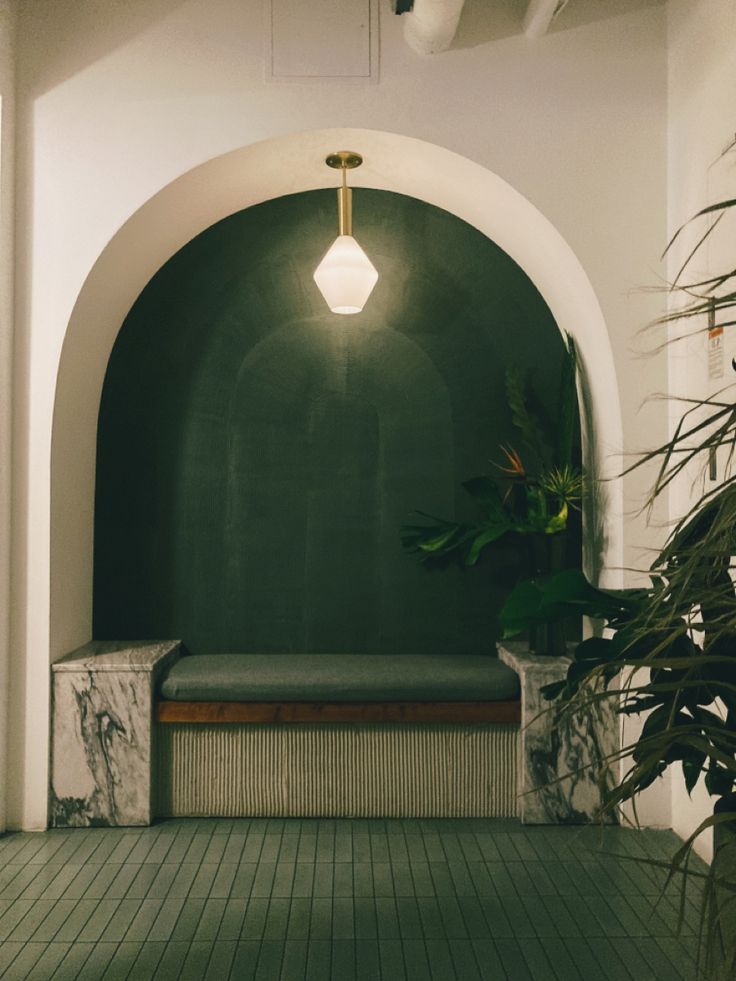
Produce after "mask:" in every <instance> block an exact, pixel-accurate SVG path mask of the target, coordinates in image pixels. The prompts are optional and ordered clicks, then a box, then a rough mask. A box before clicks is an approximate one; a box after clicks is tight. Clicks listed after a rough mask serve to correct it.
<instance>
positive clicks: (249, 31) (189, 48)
mask: <svg viewBox="0 0 736 981" xmlns="http://www.w3.org/2000/svg"><path fill="white" fill-rule="evenodd" d="M102 6H103V7H104V16H101V4H100V0H83V2H80V0H55V2H54V3H52V4H51V3H48V2H47V0H24V2H23V4H22V5H21V12H20V32H21V39H20V46H19V90H18V99H19V135H18V139H19V143H18V148H19V153H18V167H19V174H18V177H19V184H18V232H19V242H18V246H19V248H18V266H19V268H18V281H17V306H16V314H17V329H18V353H17V360H16V364H17V372H16V378H15V381H16V398H17V420H18V423H17V427H16V437H17V440H18V457H17V461H18V467H17V469H16V478H17V484H16V491H17V498H16V501H17V510H16V512H15V514H14V517H15V528H16V533H15V537H14V588H15V593H14V607H13V608H14V611H15V616H14V619H13V625H12V627H13V631H12V637H13V663H12V681H11V683H12V685H13V699H12V712H13V714H12V719H11V727H10V728H11V733H12V739H11V744H10V753H11V760H10V763H11V766H10V793H9V824H10V825H11V826H23V827H40V826H42V825H43V824H44V823H45V819H46V768H47V758H48V737H47V731H48V714H47V713H48V664H49V659H54V658H56V657H58V656H59V655H60V654H62V653H63V652H64V650H66V649H69V648H70V647H72V646H74V645H76V644H78V643H82V642H84V641H85V640H87V639H88V636H89V609H88V607H85V608H81V607H80V608H77V606H75V607H74V608H73V609H72V610H71V611H70V614H69V616H68V617H67V618H66V620H65V627H64V630H63V632H62V631H56V632H54V633H53V634H50V616H49V569H50V566H49V535H50V528H49V523H50V511H49V481H50V453H51V432H52V430H51V426H52V414H53V405H54V393H55V386H56V376H57V370H58V365H59V358H60V352H61V347H62V343H63V340H64V334H65V329H66V326H67V324H68V322H69V318H70V315H71V313H72V309H73V307H74V304H75V301H76V299H77V297H78V295H79V293H80V290H81V289H82V285H83V283H84V281H85V278H86V277H87V275H88V274H89V272H90V270H91V269H92V267H93V265H94V263H95V261H96V260H97V258H98V256H99V255H100V254H101V252H102V251H103V249H104V248H105V246H106V244H107V243H108V242H109V241H110V240H111V239H112V238H113V236H114V235H115V233H116V232H117V231H118V229H120V228H121V226H122V225H123V224H124V223H125V222H126V221H127V220H128V219H129V218H130V217H131V215H133V214H134V213H135V212H136V210H137V209H139V208H141V207H142V206H143V205H144V204H145V202H146V201H148V200H149V199H150V198H151V197H152V196H153V195H155V194H156V193H157V192H159V191H160V190H161V189H162V188H164V187H165V186H166V185H167V184H169V183H170V182H171V181H172V180H174V179H175V178H177V177H179V175H181V174H183V173H185V172H186V171H188V170H190V169H191V168H193V167H196V166H197V165H200V164H202V163H203V162H205V161H207V160H209V159H211V158H213V157H216V156H218V155H220V154H223V153H226V152H228V151H231V150H234V149H236V148H238V147H241V146H244V145H246V144H250V143H254V142H255V141H258V140H262V139H265V138H268V137H275V136H279V135H282V134H288V133H292V132H296V131H305V130H313V129H322V128H326V127H334V126H354V127H359V128H366V129H376V130H384V131H391V132H396V133H402V134H405V135H408V136H412V137H416V138H418V139H422V140H426V141H428V142H430V143H435V144H439V145H441V146H445V147H448V148H450V149H452V150H454V151H456V152H458V153H460V154H463V155H464V156H466V157H468V158H470V159H471V160H474V161H476V162H478V163H479V164H482V165H483V166H484V167H486V168H488V169H489V170H491V171H493V172H494V173H496V174H498V175H500V176H501V177H502V178H504V179H505V180H507V181H508V182H509V183H510V184H511V185H512V186H514V187H515V188H516V189H517V190H518V191H519V192H520V193H521V194H523V195H524V196H525V197H526V198H528V200H529V201H530V202H531V203H532V204H533V205H535V206H536V207H537V208H539V209H540V210H541V211H542V212H543V213H544V214H545V215H546V216H547V218H548V219H549V220H550V221H551V222H552V223H553V225H555V226H556V228H557V229H558V230H559V232H560V233H561V234H562V236H563V237H564V238H565V239H566V241H567V242H568V243H569V245H570V246H571V248H572V249H573V251H574V252H575V254H576V255H577V257H578V258H579V260H580V261H581V263H582V265H583V267H584V268H585V271H586V272H587V274H588V277H589V278H590V281H591V282H592V284H593V286H594V288H595V291H596V293H597V296H598V299H599V301H600V304H601V306H602V308H603V313H604V316H605V319H606V322H607V324H608V327H609V331H610V336H611V341H612V345H613V351H614V360H615V368H616V371H617V374H618V377H619V379H620V383H621V400H622V408H623V424H624V436H625V445H626V448H627V449H628V450H630V451H635V450H637V449H641V448H645V447H648V446H651V445H653V444H655V443H657V442H658V441H659V440H661V438H662V437H663V435H664V433H665V427H666V419H665V413H664V412H663V410H662V408H661V406H656V405H650V406H647V407H645V408H643V409H642V408H641V403H642V400H643V398H644V396H645V395H646V394H648V393H650V392H652V391H662V390H664V389H665V388H666V383H667V365H666V358H665V357H660V358H658V359H657V358H655V359H653V360H647V361H646V362H645V361H643V360H641V359H639V358H638V357H636V355H635V354H634V353H633V348H634V347H635V346H636V344H637V340H636V332H637V329H638V328H639V326H640V325H641V324H642V323H644V322H645V321H646V320H648V319H649V318H650V317H652V316H654V315H655V314H656V313H657V312H658V304H659V300H658V299H656V298H653V297H652V296H651V295H647V294H642V293H637V292H634V291H635V289H636V287H638V286H639V285H641V284H642V282H648V281H649V280H650V279H651V277H652V276H654V275H655V273H656V269H657V257H658V255H659V254H660V252H661V248H662V242H663V238H664V229H665V219H666V213H665V209H666V198H665V190H666V186H665V173H666V156H665V151H666V95H667V92H666V56H665V43H664V42H665V26H666V25H665V10H664V7H663V5H662V3H661V2H659V0H617V2H616V3H609V2H604V0H599V2H596V3H592V4H585V5H571V7H572V8H573V9H572V10H571V11H570V12H569V14H568V12H566V13H565V15H564V17H561V18H560V21H559V23H558V26H557V28H556V29H555V31H554V32H553V33H551V34H550V35H549V36H547V37H546V38H544V39H542V40H541V41H539V42H536V43H533V44H532V43H529V42H528V41H527V40H526V39H525V38H524V37H523V36H521V34H520V23H519V22H518V16H517V13H516V12H518V5H515V4H514V3H511V2H510V0H509V2H506V3H502V4H494V5H489V4H485V3H479V2H474V0H468V3H467V5H466V15H465V17H464V22H463V23H461V26H460V31H459V35H458V42H457V46H456V47H455V48H453V49H452V50H450V51H449V52H446V53H445V54H442V55H438V56H435V57H434V58H431V59H422V58H420V57H419V56H417V55H415V54H414V53H412V52H411V51H410V50H409V49H408V48H407V47H406V45H405V44H404V42H403V40H402V31H401V25H400V22H399V18H396V17H394V16H393V15H392V14H391V12H390V8H389V5H388V3H385V2H382V3H381V7H380V10H381V65H380V80H379V81H378V83H377V84H355V83H352V82H351V83H341V82H339V81H332V82H321V83H285V82H278V83H268V82H266V81H265V80H264V79H265V71H264V40H265V39H264V17H263V13H264V11H263V5H262V4H261V2H260V0H217V2H213V0H128V2H126V3H125V4H120V3H113V2H109V3H105V4H103V5H102ZM575 7H579V8H585V9H584V10H582V9H578V10H576V9H575ZM490 8H492V9H490ZM324 149H325V151H327V150H330V149H334V148H332V147H325V148H324ZM355 149H361V148H360V147H356V148H355ZM292 166H293V167H294V170H295V173H298V171H299V168H301V167H311V166H313V164H312V162H311V161H310V162H309V163H307V162H303V161H301V160H294V161H293V162H292ZM382 166H384V167H385V168H386V169H387V170H389V169H391V168H400V167H401V161H400V160H386V161H384V162H383V163H382ZM302 176H303V175H302ZM300 179H301V178H300ZM324 183H325V184H328V183H329V175H327V174H325V177H324ZM120 276H121V277H124V276H126V268H125V264H124V263H122V262H121V264H120ZM79 371H80V372H83V371H84V360H83V357H80V359H79ZM58 451H60V452H63V447H61V448H57V452H58ZM646 483H647V478H646V475H645V474H637V475H636V476H634V477H632V478H631V479H630V480H628V481H627V485H626V486H627V508H628V509H629V510H630V511H631V512H632V515H633V512H634V510H635V508H636V505H637V503H638V501H639V500H640V497H641V494H642V491H643V488H644V487H645V486H646ZM68 507H69V509H74V507H75V502H74V501H69V502H68ZM648 542H649V543H651V544H653V542H654V538H653V537H652V533H649V532H647V531H646V530H645V529H644V527H643V522H642V521H641V520H639V519H637V518H636V517H633V516H632V519H631V521H629V522H628V523H627V553H626V561H627V563H628V564H631V565H638V566H641V564H642V561H646V553H642V551H641V546H642V545H645V544H647V543H648ZM62 585H63V584H62ZM655 797H656V795H655ZM653 806H654V810H653V811H652V814H651V816H652V820H653V821H655V822H656V823H662V824H668V823H669V792H667V793H660V795H659V798H658V799H657V800H656V801H655V805H653Z"/></svg>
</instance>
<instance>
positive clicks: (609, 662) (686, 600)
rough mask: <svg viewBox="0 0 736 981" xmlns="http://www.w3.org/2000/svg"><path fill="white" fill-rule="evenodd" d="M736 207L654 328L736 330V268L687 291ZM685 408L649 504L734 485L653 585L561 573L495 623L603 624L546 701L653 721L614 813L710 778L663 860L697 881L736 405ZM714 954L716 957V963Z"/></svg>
mask: <svg viewBox="0 0 736 981" xmlns="http://www.w3.org/2000/svg"><path fill="white" fill-rule="evenodd" d="M734 207H736V200H730V201H724V202H720V203H719V204H716V205H712V206H710V207H709V208H705V209H703V210H702V211H701V212H699V213H698V215H696V216H695V218H694V219H693V220H696V219H702V218H704V217H709V218H713V217H714V216H715V218H716V221H715V222H714V223H713V224H712V225H710V226H709V227H708V229H707V230H706V232H705V234H704V235H702V236H701V238H700V239H699V240H698V242H697V244H696V246H695V248H694V249H693V250H692V251H691V253H690V255H689V256H688V259H687V261H686V262H685V263H684V265H683V267H682V268H681V270H680V272H679V273H678V276H677V277H676V280H675V283H674V284H673V286H672V289H673V290H675V291H679V292H680V293H681V295H682V296H683V297H685V298H686V300H685V304H684V306H682V307H681V308H680V309H679V310H675V311H673V312H671V313H669V314H667V315H666V316H665V317H663V318H661V320H660V321H659V323H665V324H669V323H672V322H675V321H685V322H686V323H687V324H689V323H691V322H692V321H693V318H697V317H700V316H701V315H703V314H704V313H706V312H710V311H715V312H716V316H717V322H718V323H720V325H721V326H724V327H725V326H732V325H734V324H736V320H734V319H729V318H730V314H731V311H733V310H734V309H736V292H734V284H736V269H734V270H729V271H727V272H726V273H724V274H722V275H719V276H713V277H711V278H710V279H708V280H704V281H701V282H697V283H687V284H686V283H684V276H685V271H686V269H687V267H688V264H689V261H690V259H692V257H693V256H694V255H695V254H696V253H697V251H698V249H699V248H700V247H701V246H702V244H703V243H704V242H705V241H706V239H707V238H708V236H709V235H710V233H711V232H712V230H713V227H715V224H717V222H718V221H720V220H721V219H722V218H723V216H724V215H725V214H726V213H727V211H728V210H729V209H731V208H734ZM683 227H684V226H683ZM681 231H682V229H681V230H680V231H678V233H677V234H676V235H675V236H674V238H673V240H672V242H670V245H669V246H668V248H670V247H671V245H672V243H673V242H674V241H675V240H676V239H677V238H678V237H679V234H680V232H681ZM719 318H720V319H719ZM683 401H684V404H685V410H684V411H683V414H682V416H681V419H680V421H679V424H678V425H677V427H676V429H675V432H674V434H673V437H672V438H671V439H670V440H668V441H667V442H666V443H664V444H663V445H662V446H660V447H658V448H656V449H655V450H653V451H651V452H650V453H647V454H645V455H644V456H643V457H642V458H641V459H639V460H638V461H637V462H636V463H635V464H634V465H633V466H632V467H630V468H629V470H632V469H635V468H636V467H640V466H642V465H643V464H644V463H647V462H650V461H653V460H657V461H659V468H658V472H657V475H656V479H655V481H654V484H653V487H652V490H651V493H650V497H649V504H650V505H651V504H652V503H653V502H654V501H655V500H656V499H657V498H658V497H659V495H660V494H661V493H662V492H663V491H664V490H666V489H667V488H668V487H669V486H670V485H671V484H672V483H673V481H675V480H676V479H677V478H679V477H681V475H683V473H684V472H685V471H686V470H689V469H690V467H691V465H693V464H695V463H698V462H699V463H701V464H702V465H703V467H705V466H706V465H707V463H708V462H709V460H710V457H711V454H713V453H719V457H718V458H719V461H720V463H721V464H722V465H723V464H724V463H725V466H726V476H725V478H724V479H723V480H722V481H721V482H720V483H719V484H718V485H717V486H715V487H713V488H712V489H709V490H704V491H703V493H702V494H701V495H700V497H699V498H698V499H697V500H696V501H695V503H694V504H693V505H692V506H691V508H690V509H689V510H688V511H687V512H686V513H685V514H684V515H683V516H682V518H681V519H680V520H679V521H678V522H677V524H676V525H675V527H674V529H673V531H672V533H671V534H670V536H669V538H668V540H667V542H666V543H665V546H664V547H663V549H662V551H661V552H660V554H659V555H658V556H657V558H656V559H655V561H654V562H653V564H652V566H651V568H650V570H649V577H650V585H649V586H648V587H646V588H644V589H639V590H619V591H604V590H600V589H597V588H596V587H594V586H593V585H592V584H590V583H589V582H588V581H587V580H586V579H585V577H584V576H583V575H582V574H581V573H580V572H577V571H574V570H566V571H564V572H559V573H557V574H553V575H551V576H548V577H546V578H541V579H536V580H532V581H529V582H522V583H519V585H518V586H517V587H516V588H515V589H514V590H513V592H512V593H511V595H510V596H509V598H508V601H507V603H506V605H505V607H504V609H503V610H502V611H501V617H500V619H501V623H502V626H503V628H504V632H505V634H504V635H505V636H513V635H515V634H516V633H518V632H520V631H521V630H523V629H526V628H528V627H530V626H533V625H534V624H536V623H538V622H540V621H541V620H546V621H550V620H554V619H562V618H564V617H566V616H569V615H571V614H572V613H578V614H580V613H582V614H584V615H586V616H588V617H590V618H591V619H592V620H593V621H597V623H598V625H599V633H602V635H599V636H594V637H590V638H588V639H586V640H584V641H582V643H580V644H578V645H577V647H576V649H575V651H574V654H573V657H572V661H571V664H570V667H569V670H568V672H567V677H566V679H565V680H564V681H561V682H559V683H555V684H554V685H548V686H547V687H546V689H543V692H544V695H545V697H546V698H547V699H548V700H550V701H554V702H556V704H557V707H558V711H561V712H563V713H565V712H570V713H574V712H576V711H579V710H581V709H583V708H584V707H586V706H587V705H589V703H590V702H591V700H597V699H601V698H611V697H613V698H615V699H616V707H617V710H618V712H619V713H620V714H622V715H624V716H631V715H643V716H644V717H645V721H644V724H643V727H642V729H641V733H640V735H639V736H638V737H637V739H636V740H635V741H634V742H633V743H632V744H630V745H626V746H624V747H622V748H621V750H620V751H619V752H618V753H616V754H615V756H614V757H613V758H612V759H611V760H610V762H619V761H621V762H624V763H625V767H624V769H623V771H622V772H623V776H622V777H621V779H620V780H619V781H618V783H617V784H616V785H615V786H614V787H613V789H612V790H611V791H610V792H609V794H608V798H607V801H606V807H607V808H609V809H611V808H616V807H617V806H618V805H620V804H622V803H623V802H624V801H629V800H635V799H636V797H637V795H638V794H639V793H641V791H643V790H645V789H646V788H647V787H649V786H650V785H651V784H652V783H654V782H655V781H656V780H657V779H658V777H660V776H661V775H662V774H663V773H664V772H665V771H666V770H667V769H668V768H670V767H672V766H675V765H676V766H677V767H678V768H679V769H680V770H681V773H682V779H683V781H684V785H685V788H686V790H687V792H688V794H691V793H692V791H693V790H694V789H695V787H696V786H697V785H698V783H699V782H700V781H701V780H702V781H703V783H704V786H705V789H706V791H707V792H708V793H709V794H710V795H711V796H712V797H714V798H716V801H715V806H714V813H713V814H712V815H710V816H709V817H708V818H707V819H706V820H705V821H703V823H702V824H701V825H700V827H699V828H697V829H696V831H695V832H694V833H693V835H692V836H691V837H690V838H689V839H688V841H686V842H685V844H684V845H683V846H682V848H681V849H679V850H678V852H677V853H676V855H675V856H674V858H673V860H672V862H671V863H670V864H669V871H670V876H672V875H673V874H674V873H675V872H683V873H685V875H687V874H690V873H688V869H687V860H688V857H689V854H690V849H691V848H692V844H693V842H694V841H695V839H696V838H697V837H698V835H699V834H701V833H702V832H703V831H704V830H705V829H707V828H715V827H718V826H720V825H727V826H728V827H729V828H731V829H732V830H733V829H734V828H736V588H735V587H734V580H735V579H736V577H735V576H734V564H733V563H734V558H733V557H734V556H736V476H734V475H733V474H732V473H731V464H732V462H733V454H734V448H735V447H736V404H735V403H734V401H733V400H732V399H726V398H723V396H722V394H721V396H719V397H712V398H704V399H690V400H683ZM601 628H603V629H601ZM735 840H736V839H735ZM731 868H733V865H732V866H731ZM705 885H706V888H705V890H704V907H703V923H704V924H705V930H704V932H703V935H702V936H701V938H700V939H701V943H702V949H703V951H704V952H705V956H704V958H703V961H702V965H701V966H702V968H703V970H704V971H705V976H706V977H708V978H711V977H712V978H715V977H717V978H719V979H720V978H721V977H723V978H732V977H736V943H735V942H734V937H733V936H730V937H729V936H726V935H725V934H723V931H722V930H721V924H722V921H723V918H724V912H723V911H724V902H725V905H726V906H729V907H730V906H732V905H733V904H734V903H736V883H734V881H733V874H732V872H729V870H728V868H727V869H726V872H725V873H724V872H722V871H720V870H718V869H716V867H715V866H714V868H713V869H711V872H710V873H709V874H708V876H707V877H706V883H705ZM683 889H684V885H683ZM724 895H725V896H726V899H725V901H724V899H723V896H724ZM683 896H684V893H683ZM683 902H684V900H683ZM729 915H730V916H731V917H732V916H733V914H732V913H731V914H729ZM719 948H720V949H721V952H722V955H721V956H720V958H718V959H714V958H713V956H712V954H713V952H714V951H715V950H716V949H719ZM717 961H718V963H717Z"/></svg>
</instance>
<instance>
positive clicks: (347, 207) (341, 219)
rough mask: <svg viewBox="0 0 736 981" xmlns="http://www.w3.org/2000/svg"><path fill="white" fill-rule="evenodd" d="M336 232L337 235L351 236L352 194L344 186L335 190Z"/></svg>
mask: <svg viewBox="0 0 736 981" xmlns="http://www.w3.org/2000/svg"><path fill="white" fill-rule="evenodd" d="M344 173H345V171H343V174H344ZM337 230H338V235H352V234H353V192H352V191H351V190H350V188H349V187H346V186H345V185H344V184H343V186H342V187H338V189H337Z"/></svg>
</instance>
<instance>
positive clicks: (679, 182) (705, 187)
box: [668, 0, 736, 858]
mask: <svg viewBox="0 0 736 981" xmlns="http://www.w3.org/2000/svg"><path fill="white" fill-rule="evenodd" d="M668 49H669V54H668V89H669V130H668V158H669V174H668V227H669V232H670V234H674V232H675V231H676V230H677V229H678V228H679V227H680V225H682V224H683V222H685V221H687V219H688V218H690V217H691V216H692V215H694V214H695V213H696V212H697V211H699V210H700V209H701V208H703V207H705V206H706V205H708V204H712V203H714V202H716V201H718V200H723V199H724V198H725V197H726V195H728V196H729V197H731V198H733V197H736V150H734V151H732V152H731V153H729V154H728V155H727V156H726V157H724V158H723V159H721V160H720V161H719V160H718V158H719V156H720V155H721V152H722V151H723V149H724V148H725V147H726V146H727V145H728V144H729V143H730V142H731V141H732V140H733V139H734V137H735V136H736V99H735V98H734V96H735V95H736V4H734V3H733V0H670V3H669V8H668ZM704 230H705V226H704V225H700V226H698V227H697V228H696V227H694V228H693V229H692V234H687V235H685V236H683V238H682V241H681V242H680V243H677V244H676V248H674V249H673V251H672V255H671V257H670V261H669V263H668V277H669V278H670V279H672V278H673V277H674V275H675V274H676V273H677V270H678V269H679V267H680V264H681V263H682V261H683V260H684V258H685V257H686V256H687V254H688V252H689V250H690V248H691V247H692V246H693V245H694V243H695V241H696V239H695V238H693V236H694V235H695V236H697V235H699V234H702V232H703V231H704ZM734 241H736V220H734V219H733V218H731V219H729V221H728V223H727V227H726V225H725V223H724V226H723V227H719V228H718V231H717V233H715V235H714V238H713V240H712V243H711V244H709V245H708V247H707V249H704V250H702V251H701V253H700V256H699V258H698V261H697V264H696V265H695V266H694V267H693V270H692V272H693V274H694V275H697V276H699V275H700V274H705V275H707V274H708V273H709V271H712V272H716V271H718V272H720V271H723V269H724V268H728V269H731V268H733V243H734ZM725 263H730V265H727V266H726V265H725ZM697 327H698V328H702V327H703V323H699V324H698V325H697ZM675 331H676V332H677V336H681V335H682V333H683V330H682V325H678V326H677V327H675V328H674V329H673V334H674V333H675ZM726 335H727V336H726V343H725V353H724V362H725V372H724V377H723V378H722V379H719V380H709V378H708V370H707V351H706V341H705V338H704V337H703V335H702V334H700V335H698V336H697V337H695V338H694V339H693V340H691V341H687V342H681V343H680V344H677V345H675V346H673V348H672V349H671V353H670V377H671V390H672V392H673V393H674V394H677V395H683V396H692V397H695V398H702V397H704V396H706V395H708V394H710V393H712V392H714V391H716V390H718V389H721V388H722V387H723V386H724V385H727V384H730V383H731V382H732V380H734V374H733V370H732V369H731V367H730V362H731V357H732V356H733V355H734V354H736V338H734V336H733V328H731V329H730V331H727V332H726ZM729 397H730V398H733V389H731V390H730V395H729ZM671 416H672V421H673V423H674V422H675V421H676V419H677V417H678V416H679V409H678V406H677V405H676V404H674V405H673V406H672V407H671ZM691 476H692V477H695V476H696V475H695V474H692V475H691ZM690 492H691V483H690V482H689V481H684V482H683V483H682V484H681V485H680V486H679V488H678V489H677V491H676V493H674V494H673V495H672V496H671V510H672V515H673V517H677V516H678V515H679V514H682V513H683V510H684V508H685V507H686V506H687V503H688V501H689V499H690ZM711 810H712V802H711V800H710V798H709V797H708V796H707V794H706V793H705V791H704V789H703V787H702V785H701V787H700V788H699V789H698V790H697V791H696V792H695V793H694V794H693V799H692V800H690V799H689V798H688V796H687V793H686V791H685V788H684V785H683V782H682V779H681V778H680V774H679V773H678V774H676V775H675V778H674V779H673V781H672V824H673V828H674V830H675V831H677V833H678V834H680V835H682V836H683V837H685V836H687V835H689V834H690V833H691V832H692V831H694V830H695V828H696V827H697V825H698V824H699V823H700V822H701V821H702V820H703V819H704V818H705V817H707V816H708V815H709V814H710V813H711ZM699 851H700V852H701V854H703V855H704V856H705V857H707V858H709V857H710V855H711V853H712V835H711V833H710V832H708V833H707V834H705V835H704V836H703V838H702V840H701V841H700V843H699Z"/></svg>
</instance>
